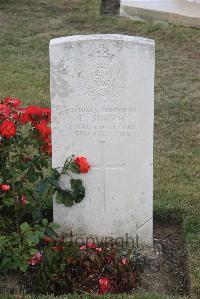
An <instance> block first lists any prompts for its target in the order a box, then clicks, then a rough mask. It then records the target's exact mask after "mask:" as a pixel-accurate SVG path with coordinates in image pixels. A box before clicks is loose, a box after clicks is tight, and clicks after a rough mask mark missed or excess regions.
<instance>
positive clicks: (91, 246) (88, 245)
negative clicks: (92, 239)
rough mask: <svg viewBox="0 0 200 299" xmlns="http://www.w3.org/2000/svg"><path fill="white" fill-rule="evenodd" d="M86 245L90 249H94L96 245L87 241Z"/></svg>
mask: <svg viewBox="0 0 200 299" xmlns="http://www.w3.org/2000/svg"><path fill="white" fill-rule="evenodd" d="M86 247H87V248H90V249H96V247H97V246H96V244H95V243H87V244H86Z"/></svg>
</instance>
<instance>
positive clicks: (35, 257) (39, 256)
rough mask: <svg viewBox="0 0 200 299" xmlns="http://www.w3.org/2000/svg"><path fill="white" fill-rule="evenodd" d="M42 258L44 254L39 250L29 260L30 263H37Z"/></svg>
mask: <svg viewBox="0 0 200 299" xmlns="http://www.w3.org/2000/svg"><path fill="white" fill-rule="evenodd" d="M41 260H42V254H41V253H40V252H39V251H38V252H37V253H36V254H35V255H34V256H32V258H30V259H29V260H28V264H29V265H32V266H34V265H36V264H38V263H39V262H40V261H41Z"/></svg>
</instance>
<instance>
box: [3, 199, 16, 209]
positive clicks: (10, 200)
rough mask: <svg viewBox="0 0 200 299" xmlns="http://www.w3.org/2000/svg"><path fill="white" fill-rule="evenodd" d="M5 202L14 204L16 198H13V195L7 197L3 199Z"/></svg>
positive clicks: (9, 204) (8, 204) (7, 204)
mask: <svg viewBox="0 0 200 299" xmlns="http://www.w3.org/2000/svg"><path fill="white" fill-rule="evenodd" d="M3 202H4V204H5V205H6V206H8V207H9V206H13V205H14V203H15V200H14V198H12V197H6V198H4V199H3Z"/></svg>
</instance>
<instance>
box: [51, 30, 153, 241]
mask: <svg viewBox="0 0 200 299" xmlns="http://www.w3.org/2000/svg"><path fill="white" fill-rule="evenodd" d="M154 63H155V57H154V42H153V41H152V40H150V39H143V38H139V37H132V36H123V35H90V36H87V35H85V36H71V37H63V38H58V39H53V40H51V42H50V68H51V100H52V131H53V132H52V139H53V140H52V142H53V167H60V166H62V165H63V163H64V161H65V159H66V157H67V156H68V155H71V154H75V155H78V156H80V155H83V156H86V157H87V159H88V161H89V162H90V163H91V171H90V172H89V173H88V174H83V175H80V176H81V177H80V178H81V179H82V180H83V184H84V186H85V187H86V197H85V198H84V200H83V201H82V202H81V203H80V204H77V205H75V206H73V207H70V208H66V207H64V206H63V205H61V204H57V203H56V202H54V221H55V222H57V223H59V224H60V225H61V227H62V230H63V231H66V230H67V231H73V233H74V235H77V236H97V237H98V238H99V240H100V241H101V238H102V237H113V238H117V237H118V238H119V237H120V238H124V239H125V238H127V237H133V238H135V237H136V236H137V237H138V238H139V242H140V243H142V244H148V245H151V244H152V239H153V227H152V226H153V225H152V214H153V205H152V201H153V200H152V198H153V194H152V193H153V115H154ZM61 184H62V186H63V188H64V187H65V184H66V183H65V180H62V182H61Z"/></svg>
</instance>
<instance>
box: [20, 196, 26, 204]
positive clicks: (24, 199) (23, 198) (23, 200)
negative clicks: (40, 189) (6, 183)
mask: <svg viewBox="0 0 200 299" xmlns="http://www.w3.org/2000/svg"><path fill="white" fill-rule="evenodd" d="M21 201H22V204H23V205H26V204H27V199H26V196H25V195H22V199H21Z"/></svg>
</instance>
